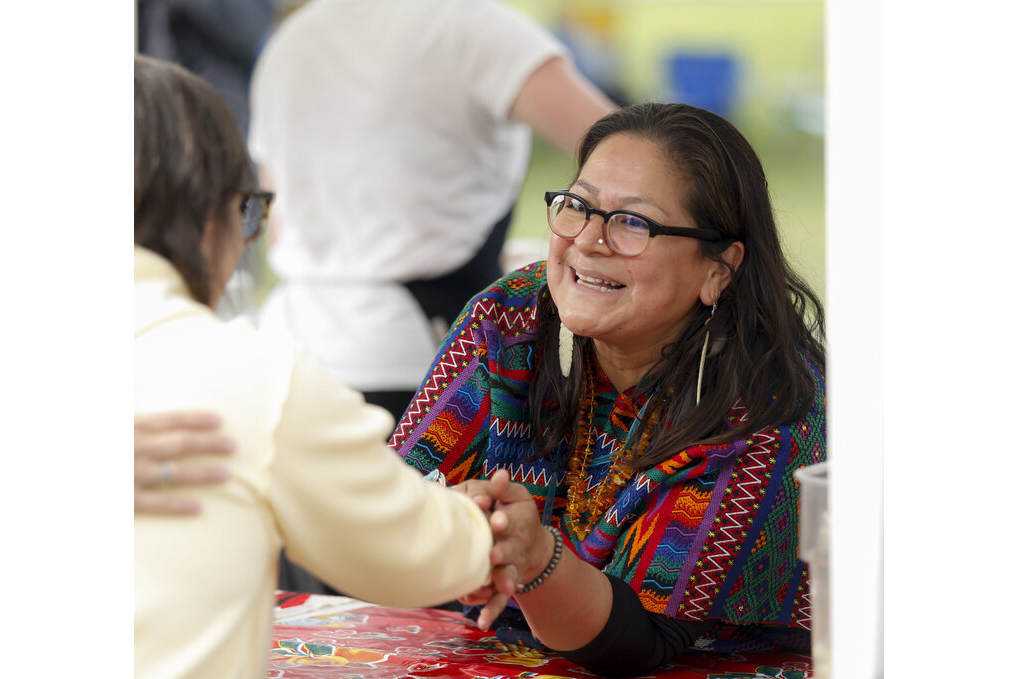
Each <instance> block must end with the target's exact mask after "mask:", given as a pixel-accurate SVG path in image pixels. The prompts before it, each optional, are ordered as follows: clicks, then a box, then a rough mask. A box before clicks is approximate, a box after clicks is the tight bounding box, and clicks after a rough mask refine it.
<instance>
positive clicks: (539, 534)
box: [455, 470, 555, 630]
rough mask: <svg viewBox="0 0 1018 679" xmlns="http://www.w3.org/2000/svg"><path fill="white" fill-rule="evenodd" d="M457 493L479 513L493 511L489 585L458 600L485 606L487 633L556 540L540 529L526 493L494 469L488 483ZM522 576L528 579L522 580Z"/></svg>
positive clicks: (467, 485)
mask: <svg viewBox="0 0 1018 679" xmlns="http://www.w3.org/2000/svg"><path fill="white" fill-rule="evenodd" d="M455 489H456V490H458V491H460V492H463V493H466V494H467V495H469V496H470V497H471V498H472V499H473V500H474V502H476V503H477V505H478V506H479V507H481V509H485V510H488V509H491V510H493V511H492V513H491V517H490V519H489V521H490V523H491V532H492V536H493V538H494V540H495V544H494V546H493V547H492V550H491V563H492V567H493V568H492V584H491V585H487V586H485V587H481V588H480V589H478V590H476V591H474V592H471V593H470V594H468V595H466V596H464V597H461V598H460V599H459V601H460V603H462V604H465V605H468V606H478V605H481V604H483V605H484V608H482V609H481V613H480V615H479V616H478V618H477V626H478V627H480V628H481V629H483V630H487V629H488V628H489V627H490V626H491V623H492V622H494V621H495V618H497V617H498V615H499V613H501V612H502V610H503V609H504V608H505V606H506V604H507V603H508V601H509V598H510V597H512V596H513V595H514V594H515V593H516V590H517V584H519V583H526V582H529V581H530V580H532V579H533V578H535V577H537V576H538V575H539V574H540V572H541V571H542V570H544V567H545V565H547V563H548V561H549V560H550V559H551V553H552V551H553V549H554V544H555V540H554V538H553V537H552V536H551V533H549V532H548V531H547V529H545V528H544V526H542V525H541V520H540V517H539V516H538V513H537V506H536V504H535V503H534V499H533V497H532V496H531V495H530V493H529V492H528V491H527V489H526V488H525V487H524V486H522V485H520V484H518V483H510V482H509V473H508V472H507V471H505V470H498V471H496V472H495V474H494V475H493V476H492V478H491V480H490V481H485V480H477V479H474V480H470V481H466V482H464V483H462V484H460V485H458V486H455ZM521 573H523V574H524V575H525V576H526V577H523V578H521V577H520V574H521Z"/></svg>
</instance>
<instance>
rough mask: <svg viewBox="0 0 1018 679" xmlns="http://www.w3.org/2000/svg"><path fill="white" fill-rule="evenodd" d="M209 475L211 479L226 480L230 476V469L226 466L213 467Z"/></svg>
mask: <svg viewBox="0 0 1018 679" xmlns="http://www.w3.org/2000/svg"><path fill="white" fill-rule="evenodd" d="M210 476H211V477H212V480H213V481H226V480H227V479H229V478H230V470H229V469H227V468H226V467H213V468H212V470H211V472H210Z"/></svg>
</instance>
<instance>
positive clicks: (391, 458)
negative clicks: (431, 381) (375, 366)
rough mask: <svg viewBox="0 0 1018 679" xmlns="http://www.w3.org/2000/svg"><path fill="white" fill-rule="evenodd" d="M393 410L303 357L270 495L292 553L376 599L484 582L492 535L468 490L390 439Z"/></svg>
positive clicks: (417, 597)
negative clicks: (430, 477)
mask: <svg viewBox="0 0 1018 679" xmlns="http://www.w3.org/2000/svg"><path fill="white" fill-rule="evenodd" d="M391 429H392V418H391V417H390V416H389V414H388V413H387V412H385V411H384V410H382V409H381V408H377V407H375V406H371V405H368V404H366V403H365V402H364V399H363V397H362V396H361V395H360V394H359V393H357V392H355V391H353V390H351V389H349V388H348V387H346V386H344V385H343V384H341V383H340V382H339V381H338V380H337V379H336V378H334V377H333V376H332V375H331V374H330V373H328V372H327V371H325V370H323V369H321V368H320V367H318V366H317V365H316V364H314V363H312V362H309V361H307V360H305V359H302V358H301V357H298V359H297V360H296V362H295V366H294V371H293V377H292V380H291V384H290V392H289V395H288V397H287V399H286V401H285V403H284V405H283V408H282V412H281V416H280V422H279V424H278V426H277V428H276V432H275V440H274V444H275V457H274V459H273V460H272V463H271V466H270V476H271V480H270V483H269V500H270V504H271V506H272V508H273V511H274V514H275V519H276V523H277V527H278V530H279V532H280V534H281V536H282V539H283V542H284V544H285V546H286V551H287V554H288V556H289V557H290V558H291V559H292V560H293V561H294V562H295V563H297V564H299V565H301V566H303V567H304V568H307V569H308V570H309V571H311V572H312V573H314V574H315V575H317V576H318V577H320V578H321V579H322V580H324V581H325V582H327V583H328V584H330V585H331V586H332V587H334V588H335V589H337V590H340V591H342V592H344V593H346V594H349V595H350V596H354V597H357V598H360V599H364V600H366V601H370V602H373V603H377V604H381V605H387V606H400V607H416V606H432V605H437V604H440V603H443V602H447V601H450V600H451V599H455V598H457V597H459V596H462V595H464V594H466V593H468V592H472V591H473V590H475V589H477V588H478V587H480V586H482V585H484V584H486V583H487V582H488V581H489V579H490V565H489V559H488V555H489V552H490V550H491V546H492V538H491V531H490V529H489V527H488V522H487V519H486V517H485V515H484V513H483V512H481V510H480V509H478V508H477V506H476V505H475V504H474V503H473V501H471V500H470V499H468V498H467V497H466V496H465V495H462V494H460V493H456V492H454V491H451V490H448V489H446V488H443V487H441V486H439V485H437V484H429V483H426V482H425V481H424V480H423V479H422V478H421V475H420V473H419V472H417V471H415V470H413V469H412V468H410V467H409V466H407V465H406V464H404V463H403V462H402V461H401V460H400V459H399V457H398V456H397V455H396V454H395V453H394V452H393V451H392V450H391V449H390V448H388V447H387V446H386V445H385V438H386V435H387V434H388V433H389V431H391Z"/></svg>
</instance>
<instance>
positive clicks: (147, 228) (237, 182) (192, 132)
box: [134, 55, 256, 304]
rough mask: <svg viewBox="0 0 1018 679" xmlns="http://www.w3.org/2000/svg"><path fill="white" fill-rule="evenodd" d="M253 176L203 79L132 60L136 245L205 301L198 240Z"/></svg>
mask: <svg viewBox="0 0 1018 679" xmlns="http://www.w3.org/2000/svg"><path fill="white" fill-rule="evenodd" d="M255 182H256V180H255V176H254V171H253V169H252V166H251V161H250V159H249V156H248V153H247V146H246V144H245V143H244V139H243V137H242V136H241V134H240V131H239V130H238V129H237V125H236V123H235V122H234V120H233V116H232V114H231V113H230V110H229V108H227V106H226V104H225V103H224V102H223V100H222V98H220V96H219V95H218V94H216V92H215V91H214V90H213V89H212V87H210V86H209V85H208V84H207V83H206V82H205V81H204V80H202V79H201V78H199V77H198V76H196V75H194V74H193V73H191V72H190V71H188V70H186V69H184V68H182V67H180V66H177V65H176V64H172V63H170V62H167V61H162V60H159V59H153V58H151V57H146V56H141V55H136V56H135V57H134V243H135V245H140V246H142V247H145V248H148V249H149V250H152V251H154V252H157V253H159V254H160V255H162V256H163V257H165V258H166V259H168V260H169V261H170V263H171V264H173V266H174V267H175V268H176V269H177V271H179V272H180V274H181V276H183V278H184V281H185V282H186V283H187V286H188V288H189V289H190V291H191V295H192V296H193V297H194V298H195V299H196V300H198V301H199V302H202V303H204V304H208V303H209V300H210V290H209V271H208V266H207V264H206V262H205V258H204V256H203V255H202V250H201V238H202V230H203V229H204V227H205V222H206V220H207V219H208V218H209V217H210V216H213V215H220V216H222V215H224V214H225V210H226V208H227V206H228V205H229V203H230V200H231V199H232V198H233V196H235V195H236V194H237V193H240V192H242V191H249V190H251V189H252V188H253V187H254V186H255V185H256V184H255Z"/></svg>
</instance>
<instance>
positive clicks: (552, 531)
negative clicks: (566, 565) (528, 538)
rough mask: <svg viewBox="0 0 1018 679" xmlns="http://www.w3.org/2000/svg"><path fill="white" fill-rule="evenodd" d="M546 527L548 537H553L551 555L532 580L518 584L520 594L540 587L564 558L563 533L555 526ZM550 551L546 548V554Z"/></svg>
mask: <svg viewBox="0 0 1018 679" xmlns="http://www.w3.org/2000/svg"><path fill="white" fill-rule="evenodd" d="M546 528H547V529H548V530H547V531H546V532H547V534H548V537H550V538H551V549H550V556H549V557H548V558H547V561H545V562H544V563H546V564H547V565H546V566H545V567H544V569H543V570H541V571H540V572H539V573H538V574H537V575H535V576H534V577H533V578H531V579H530V580H527V581H525V582H523V583H520V584H518V585H517V586H516V589H517V593H518V594H527V593H529V592H532V591H533V590H535V589H537V587H539V586H540V585H541V584H542V583H543V582H544V581H545V580H547V579H548V578H549V577H551V574H552V572H553V571H554V570H555V568H556V567H557V566H558V564H559V561H560V560H561V559H562V550H563V541H562V533H561V532H560V531H559V530H558V529H557V528H555V527H554V526H547V527H546ZM545 542H546V543H547V538H546V539H545ZM548 551H549V550H544V552H545V553H546V554H547V553H548ZM539 563H540V562H539Z"/></svg>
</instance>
